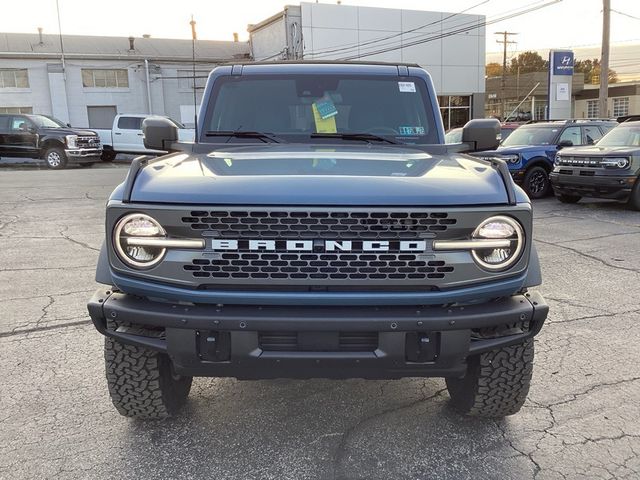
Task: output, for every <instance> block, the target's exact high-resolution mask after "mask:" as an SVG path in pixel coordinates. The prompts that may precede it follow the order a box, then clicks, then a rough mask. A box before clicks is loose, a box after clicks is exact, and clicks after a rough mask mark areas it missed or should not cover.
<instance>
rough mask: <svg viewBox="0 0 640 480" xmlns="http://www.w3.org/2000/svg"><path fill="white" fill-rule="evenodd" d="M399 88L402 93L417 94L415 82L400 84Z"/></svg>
mask: <svg viewBox="0 0 640 480" xmlns="http://www.w3.org/2000/svg"><path fill="white" fill-rule="evenodd" d="M398 88H399V89H400V91H401V92H415V91H416V84H415V83H413V82H398Z"/></svg>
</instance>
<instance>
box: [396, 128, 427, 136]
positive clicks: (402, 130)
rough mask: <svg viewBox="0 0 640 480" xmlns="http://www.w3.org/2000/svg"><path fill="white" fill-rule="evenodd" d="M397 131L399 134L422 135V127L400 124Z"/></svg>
mask: <svg viewBox="0 0 640 480" xmlns="http://www.w3.org/2000/svg"><path fill="white" fill-rule="evenodd" d="M398 133H399V134H400V135H413V136H415V135H424V127H408V126H401V127H398Z"/></svg>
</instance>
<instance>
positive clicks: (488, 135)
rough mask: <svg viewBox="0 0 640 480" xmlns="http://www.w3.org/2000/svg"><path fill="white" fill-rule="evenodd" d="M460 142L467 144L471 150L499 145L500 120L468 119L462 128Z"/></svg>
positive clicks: (492, 147) (488, 148)
mask: <svg viewBox="0 0 640 480" xmlns="http://www.w3.org/2000/svg"><path fill="white" fill-rule="evenodd" d="M462 143H467V144H469V146H470V147H471V149H470V150H469V151H471V152H480V151H483V150H494V149H496V148H498V145H500V122H499V121H498V120H496V119H495V118H479V119H475V120H469V121H468V122H467V124H466V125H465V126H464V127H463V128H462Z"/></svg>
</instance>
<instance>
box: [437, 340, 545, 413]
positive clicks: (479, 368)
mask: <svg viewBox="0 0 640 480" xmlns="http://www.w3.org/2000/svg"><path fill="white" fill-rule="evenodd" d="M467 362H468V366H467V373H466V375H465V376H464V377H463V378H447V379H446V382H447V389H448V390H449V395H450V396H451V403H452V404H453V406H454V407H455V408H456V410H458V411H460V412H461V413H464V414H466V415H471V416H475V417H491V418H496V417H506V416H507V415H513V414H514V413H517V412H518V411H519V410H520V408H521V407H522V404H523V403H524V401H525V399H526V397H527V393H528V392H529V385H530V383H531V373H532V371H533V339H531V340H527V341H526V342H524V343H521V344H518V345H513V346H510V347H504V348H500V349H498V350H492V351H490V352H487V353H482V354H480V355H476V356H474V357H470V358H469V359H468V360H467Z"/></svg>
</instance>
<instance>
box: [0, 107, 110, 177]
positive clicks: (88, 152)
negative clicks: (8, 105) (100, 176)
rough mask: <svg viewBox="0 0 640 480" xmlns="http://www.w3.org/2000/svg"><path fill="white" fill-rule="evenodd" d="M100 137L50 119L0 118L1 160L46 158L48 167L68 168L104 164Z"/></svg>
mask: <svg viewBox="0 0 640 480" xmlns="http://www.w3.org/2000/svg"><path fill="white" fill-rule="evenodd" d="M101 154H102V145H101V144H100V137H98V135H97V134H96V133H95V132H93V131H91V130H84V129H77V128H71V127H70V126H69V125H68V124H64V123H62V122H61V121H60V120H56V119H55V118H52V117H48V116H46V115H24V114H17V113H16V114H13V113H11V114H0V157H23V158H42V159H44V161H45V162H46V164H47V167H49V168H53V169H60V168H65V167H66V166H67V165H68V164H69V163H74V164H78V165H82V166H87V165H91V164H93V163H96V162H99V161H100V155H101Z"/></svg>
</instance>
